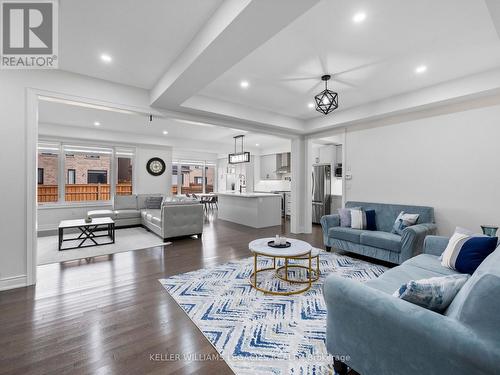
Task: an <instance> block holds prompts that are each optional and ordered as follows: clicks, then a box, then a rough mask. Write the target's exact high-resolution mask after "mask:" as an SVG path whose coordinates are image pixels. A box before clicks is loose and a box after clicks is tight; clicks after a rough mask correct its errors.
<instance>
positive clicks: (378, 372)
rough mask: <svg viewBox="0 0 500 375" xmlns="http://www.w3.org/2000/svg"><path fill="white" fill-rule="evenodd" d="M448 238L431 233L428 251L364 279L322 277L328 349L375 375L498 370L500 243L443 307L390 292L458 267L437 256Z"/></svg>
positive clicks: (340, 368) (340, 366)
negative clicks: (440, 309)
mask: <svg viewBox="0 0 500 375" xmlns="http://www.w3.org/2000/svg"><path fill="white" fill-rule="evenodd" d="M447 244H448V238H446V237H438V236H429V237H427V238H426V239H425V244H424V254H421V255H419V256H417V257H415V258H412V259H410V260H408V261H406V262H404V263H403V264H402V265H400V266H397V267H395V268H392V269H390V270H389V271H387V272H385V273H384V274H383V275H381V276H380V277H379V278H377V279H373V280H370V281H368V282H366V283H360V282H358V281H355V280H349V279H344V278H341V277H338V276H336V275H330V276H328V278H327V279H326V281H325V284H324V289H323V293H324V297H325V301H326V306H327V311H328V316H327V339H326V341H327V342H326V344H327V349H328V351H329V352H330V353H331V354H333V355H334V356H338V357H337V358H344V359H345V361H344V362H345V363H343V362H339V361H338V360H336V361H335V363H334V364H335V367H336V369H337V372H339V373H341V374H342V373H345V371H346V364H347V365H348V366H349V367H351V368H352V369H354V370H355V371H357V372H359V373H361V374H370V375H382V374H384V375H400V374H405V375H422V374H453V375H470V374H475V375H486V374H500V298H499V296H500V247H499V248H497V249H496V250H495V251H494V252H493V253H492V254H490V256H489V257H488V258H486V259H485V260H484V261H483V262H482V263H481V265H480V266H479V268H478V269H477V270H476V271H475V272H474V274H473V275H472V277H471V278H469V280H468V281H467V282H466V284H465V285H464V286H463V287H462V289H461V290H460V291H459V293H458V294H457V295H456V297H455V298H454V300H453V301H452V303H451V305H450V306H449V307H448V309H447V310H446V311H445V312H444V314H439V313H436V312H433V311H431V310H427V309H425V308H423V307H419V306H417V305H414V304H412V303H410V302H407V301H404V300H402V299H399V298H396V297H393V296H392V293H394V291H396V290H397V289H398V288H399V287H400V286H401V285H402V284H403V283H406V282H408V281H409V280H418V279H424V278H429V277H437V276H444V275H451V274H455V273H456V271H453V270H451V269H449V268H445V267H443V266H441V263H440V261H439V258H438V256H439V255H440V254H441V253H442V252H443V251H444V249H445V248H446V245H447Z"/></svg>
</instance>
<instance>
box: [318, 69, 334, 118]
mask: <svg viewBox="0 0 500 375" xmlns="http://www.w3.org/2000/svg"><path fill="white" fill-rule="evenodd" d="M330 78H332V77H331V76H330V75H329V74H325V75H324V76H322V77H321V80H322V81H325V89H324V90H323V91H321V92H320V93H319V94H318V95H316V96H315V97H314V101H315V102H316V111H318V112H321V113H323V114H325V115H327V114H329V113H330V112H333V111H334V110H336V109H337V108H338V106H339V101H338V97H339V95H338V94H337V93H336V92H334V91H332V90H328V80H329V79H330Z"/></svg>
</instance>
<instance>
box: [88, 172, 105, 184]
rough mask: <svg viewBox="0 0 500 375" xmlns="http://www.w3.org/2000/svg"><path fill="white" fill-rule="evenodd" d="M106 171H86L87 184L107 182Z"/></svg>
mask: <svg viewBox="0 0 500 375" xmlns="http://www.w3.org/2000/svg"><path fill="white" fill-rule="evenodd" d="M107 183H108V171H87V184H107Z"/></svg>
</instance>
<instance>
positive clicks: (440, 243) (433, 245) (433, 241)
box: [424, 236, 449, 256]
mask: <svg viewBox="0 0 500 375" xmlns="http://www.w3.org/2000/svg"><path fill="white" fill-rule="evenodd" d="M448 241H449V238H448V237H442V236H427V237H425V241H424V254H430V255H437V256H439V255H441V254H442V253H443V251H444V249H446V246H448Z"/></svg>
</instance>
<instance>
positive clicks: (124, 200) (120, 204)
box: [113, 195, 137, 210]
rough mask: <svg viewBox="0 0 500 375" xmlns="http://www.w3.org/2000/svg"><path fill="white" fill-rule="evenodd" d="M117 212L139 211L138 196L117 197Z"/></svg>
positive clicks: (115, 202)
mask: <svg viewBox="0 0 500 375" xmlns="http://www.w3.org/2000/svg"><path fill="white" fill-rule="evenodd" d="M113 207H114V209H115V210H137V195H115V199H114V204H113Z"/></svg>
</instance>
